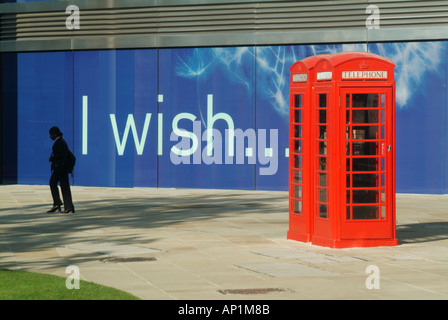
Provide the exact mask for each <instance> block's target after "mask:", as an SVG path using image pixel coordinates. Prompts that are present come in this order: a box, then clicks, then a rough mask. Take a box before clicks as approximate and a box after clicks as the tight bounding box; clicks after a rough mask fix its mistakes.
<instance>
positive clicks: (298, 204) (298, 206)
mask: <svg viewBox="0 0 448 320" xmlns="http://www.w3.org/2000/svg"><path fill="white" fill-rule="evenodd" d="M294 213H302V201H300V200H294Z"/></svg>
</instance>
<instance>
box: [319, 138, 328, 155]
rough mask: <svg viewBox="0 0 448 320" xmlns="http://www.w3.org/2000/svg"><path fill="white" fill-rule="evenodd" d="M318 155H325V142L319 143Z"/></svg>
mask: <svg viewBox="0 0 448 320" xmlns="http://www.w3.org/2000/svg"><path fill="white" fill-rule="evenodd" d="M319 154H323V155H325V154H327V141H319Z"/></svg>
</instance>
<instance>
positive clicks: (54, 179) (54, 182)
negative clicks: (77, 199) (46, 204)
mask: <svg viewBox="0 0 448 320" xmlns="http://www.w3.org/2000/svg"><path fill="white" fill-rule="evenodd" d="M58 182H59V183H60V186H61V192H62V198H63V199H64V209H65V210H73V209H74V207H73V202H72V193H71V191H70V182H69V180H68V173H60V172H57V171H53V173H52V174H51V177H50V190H51V196H52V197H53V206H59V205H61V204H62V201H61V198H60V197H59V189H58Z"/></svg>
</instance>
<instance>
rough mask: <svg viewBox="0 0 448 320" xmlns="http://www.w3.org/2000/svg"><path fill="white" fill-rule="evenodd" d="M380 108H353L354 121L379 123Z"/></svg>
mask: <svg viewBox="0 0 448 320" xmlns="http://www.w3.org/2000/svg"><path fill="white" fill-rule="evenodd" d="M378 119H379V118H378V110H353V115H352V120H353V123H355V124H356V123H378Z"/></svg>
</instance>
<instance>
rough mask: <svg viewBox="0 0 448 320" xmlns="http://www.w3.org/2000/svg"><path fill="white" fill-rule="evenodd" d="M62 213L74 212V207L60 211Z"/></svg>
mask: <svg viewBox="0 0 448 320" xmlns="http://www.w3.org/2000/svg"><path fill="white" fill-rule="evenodd" d="M62 213H75V209H74V208H73V209H70V210H64V211H62Z"/></svg>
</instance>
